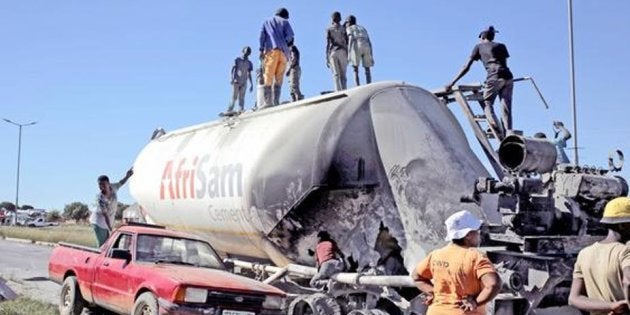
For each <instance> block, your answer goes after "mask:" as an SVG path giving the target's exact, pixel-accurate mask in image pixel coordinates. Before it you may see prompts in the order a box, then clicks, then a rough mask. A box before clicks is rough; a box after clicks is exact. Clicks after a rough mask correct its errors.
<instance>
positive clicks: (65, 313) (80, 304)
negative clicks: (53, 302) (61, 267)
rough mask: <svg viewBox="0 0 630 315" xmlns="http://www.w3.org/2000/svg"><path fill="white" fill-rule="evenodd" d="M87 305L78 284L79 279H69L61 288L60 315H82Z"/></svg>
mask: <svg viewBox="0 0 630 315" xmlns="http://www.w3.org/2000/svg"><path fill="white" fill-rule="evenodd" d="M86 304H87V303H86V302H85V300H84V299H83V296H82V295H81V290H80V289H79V285H78V284H77V278H76V277H67V278H66V279H65V280H64V281H63V284H62V286H61V294H60V295H59V313H60V314H61V315H80V314H81V312H83V308H84V307H85V306H86Z"/></svg>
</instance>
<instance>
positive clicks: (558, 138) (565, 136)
mask: <svg viewBox="0 0 630 315" xmlns="http://www.w3.org/2000/svg"><path fill="white" fill-rule="evenodd" d="M553 129H554V131H555V133H556V135H555V137H554V139H553V143H554V144H555V145H556V151H557V152H558V157H557V158H556V164H568V163H571V161H569V157H568V156H567V153H566V152H564V149H565V148H566V147H567V140H569V139H571V133H570V132H569V130H567V128H565V127H564V124H563V123H562V122H561V121H554V122H553Z"/></svg>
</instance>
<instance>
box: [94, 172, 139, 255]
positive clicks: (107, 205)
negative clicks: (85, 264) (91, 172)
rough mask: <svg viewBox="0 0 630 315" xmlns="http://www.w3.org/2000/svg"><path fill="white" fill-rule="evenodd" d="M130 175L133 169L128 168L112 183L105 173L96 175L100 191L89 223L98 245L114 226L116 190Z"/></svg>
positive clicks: (103, 241) (116, 203) (116, 200)
mask: <svg viewBox="0 0 630 315" xmlns="http://www.w3.org/2000/svg"><path fill="white" fill-rule="evenodd" d="M131 175H133V169H129V170H128V171H127V174H126V175H125V177H124V178H123V179H121V180H120V181H119V182H117V183H113V184H111V183H110V182H109V177H107V176H106V175H101V176H99V177H98V188H99V189H100V191H101V192H100V193H99V194H98V195H97V196H96V209H94V211H92V214H91V215H90V225H91V226H92V228H93V229H94V234H95V235H96V241H97V244H98V246H99V247H100V246H101V245H103V244H104V243H105V241H106V240H107V237H109V233H111V231H112V228H113V227H114V217H115V216H116V210H118V197H117V196H116V192H117V191H118V189H120V187H122V186H123V185H124V184H125V183H126V182H127V180H128V179H129V177H131Z"/></svg>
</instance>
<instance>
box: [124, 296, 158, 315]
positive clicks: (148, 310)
mask: <svg viewBox="0 0 630 315" xmlns="http://www.w3.org/2000/svg"><path fill="white" fill-rule="evenodd" d="M131 315H158V301H157V299H156V298H155V295H153V293H151V292H144V293H142V294H140V296H139V297H138V299H136V303H134V304H133V312H131Z"/></svg>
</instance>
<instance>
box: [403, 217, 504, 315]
mask: <svg viewBox="0 0 630 315" xmlns="http://www.w3.org/2000/svg"><path fill="white" fill-rule="evenodd" d="M445 224H446V232H447V236H446V240H447V241H450V243H449V244H448V245H446V246H444V247H442V248H439V249H437V250H435V251H433V252H431V253H429V255H428V256H427V257H426V258H424V259H423V260H422V261H421V262H420V263H419V264H418V266H417V267H416V270H415V271H414V272H413V273H412V279H413V280H414V282H415V283H416V286H417V287H418V289H420V291H422V292H423V293H425V294H426V295H427V296H428V298H427V299H426V303H427V304H429V308H428V310H427V315H442V314H449V315H450V314H453V315H457V314H467V315H469V314H475V315H485V314H486V310H485V305H486V304H487V303H488V302H490V301H492V299H494V297H496V295H497V294H498V293H499V290H500V288H501V280H500V279H499V276H498V274H497V272H496V270H495V268H494V266H493V265H492V263H491V262H490V260H488V258H487V257H485V256H484V255H483V254H482V253H481V252H480V251H479V250H477V249H476V248H477V247H479V244H480V243H481V238H480V234H479V228H480V227H481V221H480V220H479V219H477V218H476V217H475V216H474V215H473V214H472V213H470V212H468V211H466V210H463V211H459V212H457V213H454V214H453V215H451V216H450V217H448V219H446V221H445Z"/></svg>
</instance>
